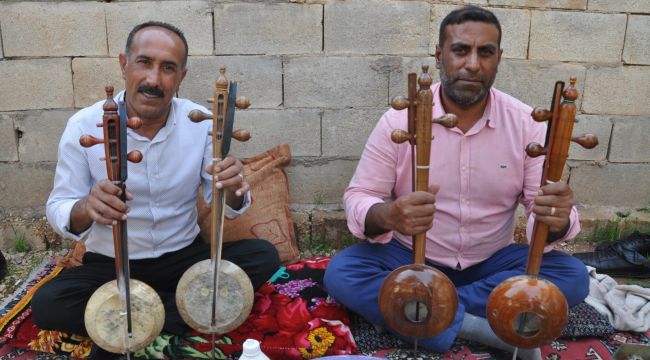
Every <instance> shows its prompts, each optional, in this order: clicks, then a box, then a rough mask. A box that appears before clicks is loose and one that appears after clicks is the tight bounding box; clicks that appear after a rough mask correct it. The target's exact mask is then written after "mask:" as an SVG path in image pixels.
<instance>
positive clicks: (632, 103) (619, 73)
mask: <svg viewBox="0 0 650 360" xmlns="http://www.w3.org/2000/svg"><path fill="white" fill-rule="evenodd" d="M648 94H650V68H648V67H647V66H625V67H592V68H589V69H587V79H586V84H585V91H584V101H583V103H582V111H584V112H586V113H589V114H619V115H647V114H650V101H648Z"/></svg>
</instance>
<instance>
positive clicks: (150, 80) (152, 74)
mask: <svg viewBox="0 0 650 360" xmlns="http://www.w3.org/2000/svg"><path fill="white" fill-rule="evenodd" d="M147 84H148V85H149V86H153V87H156V86H159V85H160V71H159V69H158V67H157V66H154V67H152V68H151V69H149V71H148V72H147Z"/></svg>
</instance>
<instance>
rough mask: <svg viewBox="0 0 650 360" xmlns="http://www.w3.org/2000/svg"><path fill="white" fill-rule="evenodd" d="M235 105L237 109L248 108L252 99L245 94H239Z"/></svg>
mask: <svg viewBox="0 0 650 360" xmlns="http://www.w3.org/2000/svg"><path fill="white" fill-rule="evenodd" d="M235 106H236V107H237V109H248V107H249V106H251V101H250V100H248V98H247V97H245V96H238V97H237V99H236V100H235Z"/></svg>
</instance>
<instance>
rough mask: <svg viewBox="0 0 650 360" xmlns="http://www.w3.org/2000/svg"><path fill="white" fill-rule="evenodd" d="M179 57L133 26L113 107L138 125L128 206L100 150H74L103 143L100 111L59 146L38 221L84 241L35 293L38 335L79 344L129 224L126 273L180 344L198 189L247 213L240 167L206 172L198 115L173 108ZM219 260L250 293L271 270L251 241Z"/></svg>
mask: <svg viewBox="0 0 650 360" xmlns="http://www.w3.org/2000/svg"><path fill="white" fill-rule="evenodd" d="M187 57H188V48H187V41H186V40H185V37H184V35H183V33H182V32H181V31H180V30H178V29H177V28H176V27H174V26H172V25H169V24H166V23H161V22H153V21H152V22H147V23H143V24H140V25H138V26H136V27H135V28H134V29H133V30H132V31H131V33H130V34H129V37H128V39H127V43H126V51H125V54H120V56H119V62H120V66H121V69H122V77H123V78H124V80H125V88H126V90H125V91H123V92H121V93H119V94H117V96H116V97H115V101H116V102H117V103H118V105H119V107H120V110H121V111H123V112H124V111H125V114H124V115H125V116H128V117H133V116H138V117H140V119H142V122H143V125H142V127H141V128H139V129H137V130H132V129H129V130H128V131H127V138H128V139H127V144H128V146H127V149H128V151H132V150H139V151H140V152H142V154H143V155H144V159H143V160H142V162H140V163H138V164H129V165H128V179H127V181H126V189H127V190H126V191H127V194H126V197H127V200H128V201H127V202H126V203H124V202H122V201H121V200H120V198H119V196H120V192H121V190H120V188H119V187H117V186H116V185H114V184H113V183H111V182H110V181H109V180H108V179H107V175H106V166H105V164H104V161H101V160H100V158H102V157H104V150H103V147H101V146H94V147H90V148H87V149H85V148H82V147H81V146H80V145H79V137H80V136H81V135H84V134H91V135H95V136H97V137H102V135H101V128H97V126H96V123H98V122H100V121H101V118H102V114H103V110H102V105H103V101H100V102H98V103H96V104H94V105H92V106H89V107H87V108H85V109H82V110H81V111H79V112H78V113H76V114H75V115H74V116H73V117H72V118H70V120H69V121H68V124H67V126H66V129H65V131H64V133H63V136H62V138H61V142H60V144H59V158H58V163H57V167H56V175H55V179H54V188H53V190H52V193H51V194H50V197H49V199H48V202H47V218H48V220H49V222H50V224H51V225H52V227H53V228H54V229H55V230H56V231H57V232H58V233H59V234H61V235H62V236H63V237H65V238H68V239H74V240H78V239H81V238H83V237H84V236H87V239H86V240H85V245H86V248H87V252H86V254H85V255H84V258H83V265H81V266H79V267H76V268H71V269H66V270H64V271H63V272H61V274H59V275H58V276H57V277H55V278H54V279H53V280H51V281H49V282H48V283H46V284H44V285H43V286H42V287H41V288H40V289H39V290H38V291H37V292H36V293H35V295H34V297H33V299H32V309H33V318H34V323H35V324H36V325H38V326H39V327H41V328H43V329H53V330H61V331H66V332H72V333H76V334H87V332H86V329H85V327H84V310H85V306H86V303H87V302H88V299H89V298H90V296H91V295H92V294H93V292H94V291H95V290H96V289H97V288H98V287H100V286H101V285H103V284H104V283H106V282H108V281H110V280H114V279H115V265H114V263H115V261H114V248H113V235H112V227H111V225H112V224H113V223H115V222H116V221H117V220H119V219H122V220H126V219H127V218H128V221H127V224H128V236H129V239H128V243H129V257H130V260H131V261H130V273H131V277H132V278H134V279H138V280H141V281H143V282H145V283H147V284H148V285H150V286H151V287H153V288H154V289H155V290H156V292H157V293H158V294H159V295H160V297H161V300H162V301H163V304H164V306H165V313H166V318H165V324H164V330H166V331H168V332H171V333H174V334H184V333H186V332H187V331H188V330H189V327H188V326H187V325H186V324H185V323H184V322H183V320H182V318H181V317H180V314H179V313H178V309H177V308H176V304H175V300H174V295H175V290H176V285H177V283H178V281H179V279H180V277H181V276H182V275H183V273H184V272H185V270H187V269H188V268H189V267H190V266H192V265H194V264H195V263H197V262H199V261H201V260H205V259H209V258H210V249H209V246H208V245H207V244H206V243H205V242H203V241H202V240H201V239H200V238H199V227H198V225H197V209H196V203H197V202H196V201H197V197H198V185H199V184H200V183H201V182H202V183H203V185H204V189H205V190H206V191H205V192H206V196H211V193H212V191H211V186H212V184H211V178H212V176H213V175H214V176H216V177H217V179H218V183H217V187H218V188H222V189H223V190H224V192H225V196H226V203H227V206H226V209H225V215H226V216H227V217H230V218H233V217H237V216H238V215H239V214H241V213H242V212H243V211H245V210H246V209H247V208H248V206H249V205H250V195H249V192H248V190H249V185H248V183H247V182H246V181H245V179H244V176H243V175H242V170H243V166H242V163H241V162H240V161H239V160H238V159H236V158H235V157H232V156H228V157H226V158H225V159H223V160H222V161H221V162H219V163H217V164H216V166H215V167H213V166H212V165H211V163H212V150H211V149H212V147H211V138H210V137H209V136H208V135H207V134H208V131H209V128H210V127H211V124H210V122H208V121H204V122H201V123H193V122H191V121H190V120H189V119H188V118H187V115H188V113H189V112H190V111H191V110H194V109H200V110H202V111H204V112H205V111H207V110H206V109H205V108H204V107H203V106H201V105H198V104H195V103H193V102H191V101H189V100H186V99H179V98H175V97H174V95H175V94H176V93H177V91H178V89H179V87H180V85H181V82H182V81H183V78H184V77H185V75H186V73H187V68H186V65H187ZM222 258H223V259H226V260H229V261H231V262H233V263H235V264H236V265H238V266H239V267H241V268H242V269H243V270H244V271H245V272H246V273H247V275H248V276H249V278H250V279H251V282H252V283H253V287H254V288H258V287H259V286H261V285H262V284H263V283H264V282H265V281H266V280H268V278H269V277H270V276H271V275H272V274H273V273H274V272H275V271H276V270H277V268H278V266H279V258H278V254H277V251H276V250H275V248H274V247H273V245H271V244H270V243H269V242H267V241H264V240H258V239H251V240H241V241H236V242H230V243H226V244H224V247H223V251H222Z"/></svg>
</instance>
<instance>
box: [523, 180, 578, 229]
mask: <svg viewBox="0 0 650 360" xmlns="http://www.w3.org/2000/svg"><path fill="white" fill-rule="evenodd" d="M572 208H573V191H572V190H571V188H570V187H569V185H567V184H566V183H564V182H562V181H558V182H556V183H551V184H547V185H544V186H542V187H541V188H540V189H539V193H538V195H537V197H535V206H534V207H533V212H534V213H535V216H536V218H537V220H539V221H541V222H543V223H545V224H546V225H548V226H549V231H551V232H553V233H559V232H561V231H564V230H565V229H566V228H567V227H568V226H569V215H571V209H572Z"/></svg>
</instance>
